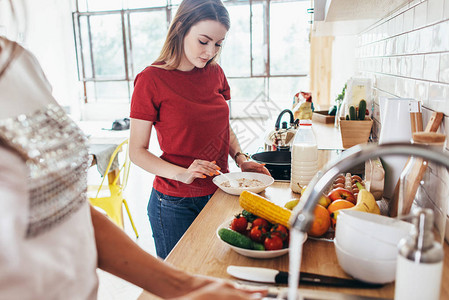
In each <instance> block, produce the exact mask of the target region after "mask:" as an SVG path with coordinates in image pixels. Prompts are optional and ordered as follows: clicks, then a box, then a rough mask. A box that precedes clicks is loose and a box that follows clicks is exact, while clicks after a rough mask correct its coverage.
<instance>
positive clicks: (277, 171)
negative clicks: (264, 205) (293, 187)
mask: <svg viewBox="0 0 449 300" xmlns="http://www.w3.org/2000/svg"><path fill="white" fill-rule="evenodd" d="M251 159H252V160H254V161H256V162H258V163H261V164H265V167H266V168H267V169H268V171H270V174H271V176H272V177H273V178H274V179H275V180H290V170H291V152H290V151H266V152H259V153H256V154H253V155H251Z"/></svg>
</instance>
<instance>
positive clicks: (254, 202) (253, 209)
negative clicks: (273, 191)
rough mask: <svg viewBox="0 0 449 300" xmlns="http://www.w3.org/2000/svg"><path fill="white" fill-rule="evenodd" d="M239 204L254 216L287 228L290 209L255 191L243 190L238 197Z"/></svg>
mask: <svg viewBox="0 0 449 300" xmlns="http://www.w3.org/2000/svg"><path fill="white" fill-rule="evenodd" d="M239 202H240V206H241V207H242V208H243V209H244V210H247V211H249V212H250V213H252V214H255V215H256V216H259V217H261V218H264V219H266V220H267V221H269V222H271V223H273V224H275V223H278V224H281V225H284V226H285V227H287V228H289V227H290V223H289V219H290V216H291V214H292V213H291V211H289V210H288V209H285V208H283V207H280V206H278V205H276V204H274V203H273V202H271V201H269V200H268V199H266V198H264V197H262V196H259V195H257V194H255V193H252V192H248V191H243V192H242V193H241V194H240V198H239Z"/></svg>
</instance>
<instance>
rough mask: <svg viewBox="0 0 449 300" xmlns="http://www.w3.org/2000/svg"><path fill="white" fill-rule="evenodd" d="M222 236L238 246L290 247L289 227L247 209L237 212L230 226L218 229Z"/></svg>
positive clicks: (250, 247) (262, 248)
mask: <svg viewBox="0 0 449 300" xmlns="http://www.w3.org/2000/svg"><path fill="white" fill-rule="evenodd" d="M218 235H219V236H220V238H221V239H222V240H223V241H225V242H227V243H229V244H231V245H233V246H236V247H240V248H245V249H250V250H280V249H283V248H288V240H289V239H288V236H289V231H288V229H287V228H286V227H285V226H283V225H281V224H272V223H270V222H268V221H267V220H266V219H263V218H260V217H258V216H256V215H254V214H252V213H250V212H248V211H246V210H243V211H242V213H239V214H237V215H236V216H235V217H234V219H233V220H232V222H231V224H230V225H229V228H220V229H219V230H218Z"/></svg>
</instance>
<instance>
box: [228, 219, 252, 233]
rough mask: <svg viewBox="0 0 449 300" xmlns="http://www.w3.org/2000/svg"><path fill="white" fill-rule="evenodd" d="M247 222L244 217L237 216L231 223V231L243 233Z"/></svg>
mask: <svg viewBox="0 0 449 300" xmlns="http://www.w3.org/2000/svg"><path fill="white" fill-rule="evenodd" d="M246 227H248V221H247V220H246V218H245V217H242V216H240V215H237V216H236V217H235V218H234V219H233V220H232V222H231V229H232V230H234V231H237V232H240V233H245V231H246Z"/></svg>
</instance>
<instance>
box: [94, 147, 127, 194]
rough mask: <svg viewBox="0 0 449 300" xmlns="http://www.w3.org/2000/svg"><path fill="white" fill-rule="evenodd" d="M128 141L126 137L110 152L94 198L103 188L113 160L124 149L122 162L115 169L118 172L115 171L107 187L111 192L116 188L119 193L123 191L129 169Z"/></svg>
mask: <svg viewBox="0 0 449 300" xmlns="http://www.w3.org/2000/svg"><path fill="white" fill-rule="evenodd" d="M128 143H129V140H128V139H126V140H125V141H123V142H122V143H121V144H120V145H118V146H117V147H116V148H115V150H114V152H113V153H112V154H111V158H110V159H109V163H108V166H107V167H106V171H105V173H104V174H105V175H104V176H103V179H102V180H101V183H100V186H99V187H98V190H97V194H96V196H95V198H97V197H98V195H99V194H100V191H101V190H102V188H103V184H104V181H105V179H106V178H107V177H108V174H109V172H110V171H112V170H111V167H112V164H113V162H114V160H115V159H116V157H117V156H118V155H119V153H120V152H123V151H125V153H124V154H125V156H124V160H123V162H122V163H120V162H119V167H118V169H117V170H118V172H117V174H116V176H115V178H114V180H113V181H112V182H111V183H109V187H110V190H111V193H112V189H114V190H117V191H118V192H119V193H121V192H123V190H124V189H125V187H126V185H127V184H128V177H129V169H130V166H131V161H130V159H129V147H128ZM117 159H118V157H117ZM119 180H120V181H119ZM118 182H119V183H118Z"/></svg>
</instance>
